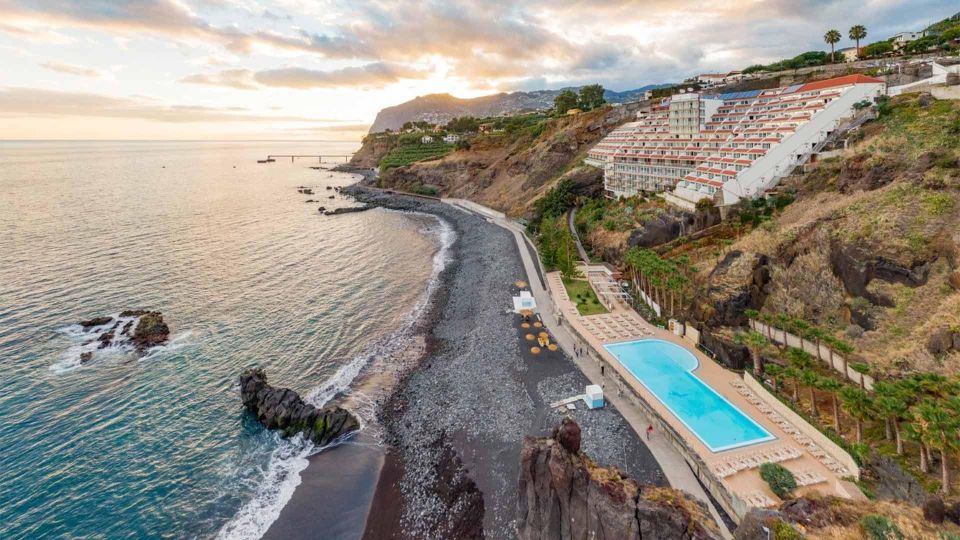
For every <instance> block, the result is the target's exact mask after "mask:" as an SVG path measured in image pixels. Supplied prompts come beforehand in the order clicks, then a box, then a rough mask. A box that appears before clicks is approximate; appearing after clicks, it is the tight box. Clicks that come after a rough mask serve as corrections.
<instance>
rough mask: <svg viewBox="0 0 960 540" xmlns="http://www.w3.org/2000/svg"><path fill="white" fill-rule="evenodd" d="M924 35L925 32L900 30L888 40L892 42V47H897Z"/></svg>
mask: <svg viewBox="0 0 960 540" xmlns="http://www.w3.org/2000/svg"><path fill="white" fill-rule="evenodd" d="M925 35H926V32H900V33H899V34H896V35H894V36H893V37H892V38H890V41H891V42H892V43H893V48H895V49H899V48H901V47H903V46H904V45H906V44H907V43H910V42H911V41H916V40H918V39H920V38H922V37H923V36H925Z"/></svg>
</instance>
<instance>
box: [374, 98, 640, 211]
mask: <svg viewBox="0 0 960 540" xmlns="http://www.w3.org/2000/svg"><path fill="white" fill-rule="evenodd" d="M636 110H637V109H636V107H635V106H626V105H625V106H621V107H606V108H603V109H599V110H596V111H591V112H589V113H584V114H579V115H576V116H569V117H564V118H555V119H551V120H550V121H548V122H547V124H546V125H545V127H544V129H543V131H542V133H540V134H539V135H537V136H536V137H535V138H533V139H531V138H529V137H521V138H519V139H516V140H513V139H509V138H506V137H504V138H502V140H501V139H497V138H495V137H491V138H488V139H484V140H478V142H477V144H473V146H472V147H471V148H470V149H469V150H457V151H455V152H451V153H450V154H448V155H446V156H445V157H443V158H442V159H437V160H433V161H423V162H418V163H414V164H412V165H408V166H405V167H398V168H396V169H391V170H389V171H386V172H385V173H384V174H383V175H382V176H381V183H382V185H383V187H393V188H397V189H409V188H411V187H413V186H415V185H418V184H428V185H432V186H436V187H437V188H438V189H439V191H440V192H441V193H442V194H443V195H444V196H448V197H460V198H465V199H470V200H472V201H475V202H478V203H480V204H484V205H487V206H490V207H492V208H496V209H497V210H500V211H503V212H506V213H508V214H510V215H514V216H522V215H526V214H527V213H528V212H529V211H530V208H531V207H532V204H533V202H534V200H536V199H537V198H539V197H540V196H541V195H542V194H543V193H544V192H545V191H546V190H548V189H549V188H550V187H552V186H553V185H554V184H556V182H557V181H558V180H559V179H560V177H561V176H562V175H563V174H565V173H568V172H571V169H574V168H575V167H576V166H577V165H578V163H579V161H580V160H581V159H583V158H584V157H585V156H586V153H587V150H589V149H590V148H591V147H593V145H594V144H596V143H597V142H598V141H599V140H600V139H602V138H603V137H604V136H605V135H606V134H607V133H609V132H610V131H611V130H613V128H615V127H616V126H618V125H620V124H622V123H623V122H626V121H629V120H631V119H632V118H633V117H634V114H635V113H636ZM601 177H602V174H600V172H599V171H595V174H594V175H593V178H594V180H593V181H594V182H596V183H597V185H598V186H599V185H601V183H602V180H601Z"/></svg>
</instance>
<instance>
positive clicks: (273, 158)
mask: <svg viewBox="0 0 960 540" xmlns="http://www.w3.org/2000/svg"><path fill="white" fill-rule="evenodd" d="M352 157H353V154H270V155H268V156H267V159H258V160H257V163H273V162H275V161H276V160H277V159H280V158H283V159H286V158H290V163H293V162H294V160H296V159H297V158H301V159H304V158H308V159H316V160H317V161H318V162H319V163H323V160H324V159H326V160H327V162H328V163H330V162H331V161H332V160H337V162H339V161H340V160H341V159H342V160H343V162H344V163H347V162H349V161H350V158H352Z"/></svg>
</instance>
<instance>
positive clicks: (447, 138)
mask: <svg viewBox="0 0 960 540" xmlns="http://www.w3.org/2000/svg"><path fill="white" fill-rule="evenodd" d="M459 140H460V136H459V135H457V134H456V133H448V134H446V135H444V137H443V142H445V143H455V142H457V141H459Z"/></svg>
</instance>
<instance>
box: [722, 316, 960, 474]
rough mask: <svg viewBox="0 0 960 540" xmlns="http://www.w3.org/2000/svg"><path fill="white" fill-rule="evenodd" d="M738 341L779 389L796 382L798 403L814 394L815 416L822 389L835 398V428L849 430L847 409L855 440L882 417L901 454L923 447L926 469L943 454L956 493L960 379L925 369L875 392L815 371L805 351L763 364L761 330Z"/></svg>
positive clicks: (879, 386)
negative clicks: (844, 422) (804, 394)
mask: <svg viewBox="0 0 960 540" xmlns="http://www.w3.org/2000/svg"><path fill="white" fill-rule="evenodd" d="M737 341H738V342H739V343H742V344H744V345H746V346H747V347H748V348H749V349H750V353H751V356H753V357H754V361H755V364H754V372H755V373H757V372H760V373H765V374H766V375H767V376H768V377H770V379H771V380H772V381H773V387H774V390H775V391H780V389H781V383H782V382H783V381H784V380H789V381H791V385H792V392H791V396H790V399H791V401H792V402H793V403H794V404H795V405H798V404H799V401H800V392H801V390H803V389H806V390H807V391H808V392H809V399H810V415H811V416H812V417H813V418H814V419H816V420H819V419H820V411H819V410H818V407H817V392H826V393H827V394H829V396H830V401H831V406H832V407H831V408H832V409H833V410H832V414H833V429H834V431H836V432H837V433H838V434H841V433H843V430H842V426H841V414H840V411H841V404H842V409H843V411H844V412H845V413H846V414H847V416H849V417H850V418H852V419H853V421H854V438H855V441H856V442H857V444H862V443H863V441H864V425H865V423H867V422H871V421H876V422H883V424H884V438H885V439H887V440H889V441H892V442H894V443H895V445H896V453H897V455H901V456H902V455H904V453H905V448H904V442H905V440H910V441H912V442H914V443H916V444H917V446H918V447H919V458H920V470H921V471H923V472H924V473H927V472H930V465H931V461H932V455H933V452H936V453H938V454H939V455H940V468H941V471H940V472H941V490H942V491H943V492H944V493H949V492H950V483H951V477H950V458H951V456H955V455H958V454H960V395H958V394H960V379H947V378H946V377H943V376H942V375H937V374H931V373H925V374H917V375H912V376H910V377H907V378H904V379H890V380H885V381H878V382H877V383H876V384H875V385H874V388H873V392H872V393H871V392H867V391H866V390H865V389H864V388H862V387H857V386H851V385H849V384H845V383H843V382H841V381H840V380H838V379H836V378H834V377H832V376H829V375H828V376H824V375H821V374H820V373H818V372H817V371H816V370H815V369H814V366H815V363H814V362H813V356H812V355H811V354H810V353H808V352H807V351H804V350H802V349H798V348H796V347H789V348H787V349H786V351H784V352H783V353H781V356H782V357H783V358H784V359H785V360H786V361H787V365H785V366H781V365H778V364H773V363H771V364H769V365H766V366H763V365H762V361H761V360H759V359H761V358H762V355H763V353H764V352H767V351H768V350H769V342H768V341H766V338H765V337H764V336H763V335H762V334H760V333H759V332H756V331H751V332H746V333H743V334H739V335H738V336H737ZM757 362H761V365H760V366H759V367H758V365H757Z"/></svg>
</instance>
